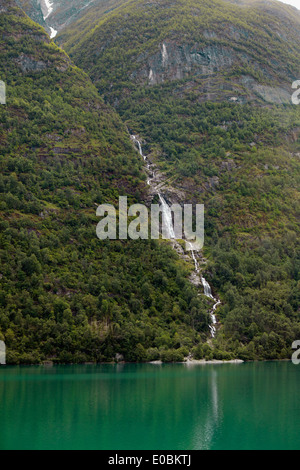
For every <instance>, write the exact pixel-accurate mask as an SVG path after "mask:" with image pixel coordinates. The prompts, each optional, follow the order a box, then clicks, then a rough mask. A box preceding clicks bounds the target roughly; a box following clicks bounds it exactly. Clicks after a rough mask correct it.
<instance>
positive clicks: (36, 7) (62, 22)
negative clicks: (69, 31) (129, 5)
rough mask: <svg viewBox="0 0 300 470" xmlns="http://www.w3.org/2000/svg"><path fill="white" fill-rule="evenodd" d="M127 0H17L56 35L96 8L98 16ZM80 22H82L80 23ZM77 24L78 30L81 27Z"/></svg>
mask: <svg viewBox="0 0 300 470" xmlns="http://www.w3.org/2000/svg"><path fill="white" fill-rule="evenodd" d="M125 1H126V0H17V3H18V5H19V6H20V7H21V8H22V9H23V10H24V11H25V13H27V15H28V16H29V17H30V18H31V19H33V20H34V21H36V22H37V23H39V24H40V25H41V26H43V27H44V28H45V29H46V31H47V32H48V33H49V34H52V36H53V37H54V36H55V35H56V33H57V32H58V31H60V30H61V29H63V28H64V27H66V26H69V25H71V24H72V23H73V22H74V21H76V20H78V19H80V18H81V16H82V15H83V14H84V13H86V11H89V9H90V8H91V7H92V8H95V9H96V11H97V18H99V17H100V16H101V15H104V14H106V13H108V12H110V11H112V10H113V9H114V8H116V7H117V6H119V4H121V3H124V2H125ZM79 24H80V23H79ZM79 24H77V27H76V28H77V30H78V28H79Z"/></svg>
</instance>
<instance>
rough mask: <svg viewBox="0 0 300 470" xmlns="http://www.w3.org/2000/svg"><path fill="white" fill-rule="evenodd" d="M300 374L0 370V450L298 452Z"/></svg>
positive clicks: (290, 370) (288, 368) (128, 368)
mask: <svg viewBox="0 0 300 470" xmlns="http://www.w3.org/2000/svg"><path fill="white" fill-rule="evenodd" d="M299 389H300V366H295V365H293V364H292V363H290V362H269V363H268V362H265V363H248V364H239V365H238V364H226V365H205V366H204V365H193V366H187V365H184V364H174V365H161V366H159V365H153V364H140V365H139V364H126V365H99V366H94V365H77V366H55V367H38V366H37V367H36V366H33V367H0V423H1V427H0V449H2V450H3V449H107V450H124V449H129V450H140V449H142V450H146V449H150V450H192V449H299V448H300V445H299V436H300V419H299V418H300V401H299V398H298V391H299Z"/></svg>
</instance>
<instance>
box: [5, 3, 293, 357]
mask: <svg viewBox="0 0 300 470" xmlns="http://www.w3.org/2000/svg"><path fill="white" fill-rule="evenodd" d="M278 11H279V12H280V15H281V16H280V15H279V16H278V14H277V13H276V15H273V16H272V15H271V14H270V13H269V12H264V11H261V10H260V9H258V8H256V7H253V8H251V9H240V8H239V7H238V6H236V5H231V4H228V3H224V2H222V1H219V0H213V1H210V2H207V1H205V0H194V1H186V2H181V1H179V0H177V1H176V2H169V1H167V0H164V1H160V2H147V5H145V2H141V1H130V2H125V4H124V5H120V7H119V8H116V9H115V10H114V11H111V12H109V11H108V12H107V11H104V10H103V8H100V7H97V6H95V9H93V8H92V9H88V10H87V12H86V16H83V17H82V18H81V19H79V20H78V23H76V22H75V23H74V24H72V25H71V26H70V28H66V29H65V30H62V32H61V33H60V34H59V35H58V38H57V43H58V44H60V45H62V46H63V47H64V48H65V49H66V51H67V53H69V54H70V56H71V59H70V57H69V56H68V55H67V53H65V52H64V51H63V50H62V49H61V48H59V47H58V46H57V45H55V43H54V42H53V41H50V39H49V37H48V35H47V34H46V33H45V31H44V30H43V28H42V27H40V26H39V25H37V24H36V23H34V22H33V21H32V20H30V19H29V18H28V17H27V16H26V15H25V14H24V13H23V12H22V10H20V8H17V7H16V6H15V3H14V2H13V1H12V0H1V8H0V31H1V40H0V51H1V59H2V60H1V62H0V79H1V80H3V81H4V82H5V83H6V85H7V105H6V106H0V166H1V175H0V240H1V241H0V259H1V268H0V339H2V340H5V343H6V345H7V353H8V356H7V361H8V363H11V364H24V363H41V362H44V361H54V362H58V363H70V362H72V363H74V362H75V363H76V362H87V361H92V362H95V361H97V362H105V361H113V360H116V357H122V356H123V358H124V360H126V361H151V360H158V359H161V360H163V361H167V362H169V361H182V360H184V358H185V357H186V356H188V355H189V354H192V355H193V357H194V358H196V359H202V358H205V359H214V358H215V359H224V360H226V359H232V358H241V359H244V360H253V359H281V358H289V357H290V356H291V344H292V342H293V341H294V340H295V339H299V338H300V310H299V286H300V279H299V265H300V262H299V213H298V210H299V182H300V181H299V180H300V178H299V153H300V150H299V135H300V107H298V106H293V105H292V104H290V103H289V102H288V101H286V96H288V93H289V87H290V86H291V83H292V81H293V79H296V78H299V77H298V76H297V73H298V72H299V50H300V49H299V47H298V46H297V45H299V43H300V39H299V34H298V33H297V28H298V27H299V20H298V19H297V18H293V17H292V15H290V10H289V8H288V7H285V6H282V7H280V8H279V10H276V12H278ZM97 12H98V13H97ZM97 14H98V17H97ZM266 24H267V25H268V26H267V27H266V26H265V25H266ZM77 25H78V26H77ZM88 25H89V26H88ZM91 25H93V28H91V27H90V26H91ZM204 27H205V28H206V29H205V28H204ZM204 29H205V34H204ZM278 31H280V35H278ZM79 36H80V38H79ZM285 37H286V38H287V39H285ZM163 44H164V45H165V49H164V47H163ZM128 45H130V47H128ZM266 45H267V46H268V47H266ZM205 48H208V49H205ZM183 50H184V51H185V52H184V54H185V57H187V58H188V59H187V60H188V61H194V62H193V63H192V64H190V63H189V64H188V67H186V68H184V69H180V70H179V72H180V73H179V72H178V66H179V65H180V64H179V63H178V56H177V54H179V52H178V51H181V52H180V54H181V53H182V51H183ZM207 51H209V52H207ZM220 51H221V52H220ZM225 51H227V52H225ZM214 54H215V56H214ZM224 54H225V55H226V54H227V55H228V57H230V67H229V66H228V63H227V62H226V61H225V62H224V63H223V62H222V60H223V59H222V58H223V56H224ZM174 57H175V59H174ZM180 57H182V55H181V56H180ZM214 57H217V58H216V59H214ZM211 60H216V63H215V64H214V66H213V67H212V68H211V65H210V61H211ZM228 60H229V59H228ZM72 61H74V63H75V64H76V65H74V63H73V62H72ZM78 67H79V68H78ZM151 67H152V68H151ZM176 67H177V68H176ZM203 67H204V68H203ZM205 67H207V68H206V69H205ZM83 70H84V71H83ZM149 70H152V72H153V76H154V79H153V80H152V78H151V77H152V76H151V73H150V74H149ZM149 77H150V78H149ZM270 87H271V88H272V87H273V88H272V90H273V91H272V92H271V91H270ZM274 89H275V94H274ZM127 129H130V130H131V131H132V132H135V133H136V134H139V135H140V136H142V138H143V142H144V143H145V151H147V153H148V154H149V155H150V156H151V157H150V158H151V160H152V161H153V163H155V165H157V167H158V168H159V170H160V171H161V172H162V174H163V175H164V176H165V177H166V179H167V178H169V177H172V186H173V187H175V188H177V189H178V190H180V191H181V193H184V195H185V198H184V201H182V203H184V202H190V203H191V202H192V203H204V204H205V224H206V227H205V236H206V238H205V247H204V252H203V255H204V256H205V258H206V259H207V260H208V262H207V264H205V265H203V271H204V273H205V277H206V278H207V279H208V280H209V282H210V283H211V285H212V286H213V289H214V294H215V295H217V296H219V297H220V299H221V301H222V305H221V306H220V307H219V308H218V311H217V317H218V322H219V325H218V332H217V335H216V337H215V338H214V339H211V337H210V330H209V323H210V316H209V311H210V309H211V305H212V302H211V301H210V300H209V299H207V298H206V297H205V296H204V295H202V294H203V291H201V290H200V292H199V288H197V287H195V286H194V285H193V284H192V283H191V282H190V280H189V276H190V274H191V272H192V270H193V262H192V260H191V261H190V262H187V261H185V260H183V259H182V258H180V257H179V256H178V254H177V253H176V251H174V250H173V249H172V247H171V246H170V245H169V244H168V243H167V242H165V241H156V240H152V241H113V242H110V241H108V240H106V241H100V240H99V239H98V238H97V237H96V225H97V222H98V218H97V217H96V208H97V206H98V205H99V204H101V203H112V204H117V201H118V197H119V196H125V195H127V196H128V199H129V202H132V203H135V202H143V201H149V195H148V194H147V186H146V175H145V173H144V170H143V161H142V159H141V158H139V155H138V152H136V150H135V149H134V147H133V145H132V143H131V141H130V138H129V133H128V130H127Z"/></svg>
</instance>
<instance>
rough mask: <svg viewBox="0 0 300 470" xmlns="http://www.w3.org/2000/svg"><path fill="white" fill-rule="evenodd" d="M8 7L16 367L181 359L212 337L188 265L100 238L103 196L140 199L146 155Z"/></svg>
mask: <svg viewBox="0 0 300 470" xmlns="http://www.w3.org/2000/svg"><path fill="white" fill-rule="evenodd" d="M5 6H6V9H7V11H6V13H5V14H1V16H0V30H1V37H2V38H3V39H2V42H1V54H2V60H1V64H0V75H1V79H2V80H4V81H5V82H6V84H7V92H8V96H7V106H1V107H0V113H1V125H0V152H1V161H0V166H1V176H0V210H1V222H0V240H1V242H0V259H1V269H0V273H1V274H0V336H1V338H2V339H4V340H5V342H6V345H7V351H8V357H7V360H8V363H10V364H18V363H39V362H42V361H45V360H53V361H55V362H84V361H111V360H114V358H115V355H116V354H117V353H118V354H122V355H123V356H124V358H125V360H128V361H143V360H147V359H157V358H160V357H161V356H166V358H169V359H170V358H171V357H175V356H176V358H178V357H180V358H183V355H184V354H185V353H186V352H188V351H189V350H190V349H191V348H192V347H193V346H196V345H198V344H199V343H200V342H202V341H206V338H207V335H208V332H209V329H208V321H209V317H208V313H207V310H208V305H207V303H206V302H205V301H204V300H203V299H199V298H198V296H197V290H196V289H195V288H193V287H192V286H191V284H190V283H189V281H188V280H187V278H188V274H189V268H188V267H187V266H186V265H185V264H184V263H183V262H181V261H179V260H178V258H177V256H176V255H175V253H174V252H173V251H172V249H171V248H170V247H169V246H168V245H166V244H165V243H158V242H155V241H153V242H141V243H139V242H127V241H124V242H123V241H115V242H108V241H103V242H101V241H100V240H98V238H97V237H96V231H95V229H96V225H97V222H98V219H97V218H96V216H95V210H96V207H97V206H98V205H99V204H100V203H104V202H105V203H114V204H115V203H116V202H117V201H118V197H119V195H122V196H124V195H128V197H129V201H131V202H137V201H138V202H140V201H141V199H142V198H143V194H144V193H143V192H144V178H145V177H144V175H143V173H142V171H141V165H142V162H141V161H140V159H139V157H138V154H137V152H136V151H135V150H134V149H133V147H132V145H131V143H130V139H129V136H128V134H127V132H126V129H125V127H124V125H123V124H122V123H121V121H120V119H119V118H118V116H117V115H116V113H115V112H114V111H112V110H111V109H110V108H109V107H108V106H107V105H105V104H104V103H103V101H102V99H101V98H100V97H99V95H98V93H97V91H96V89H95V88H94V86H93V85H92V83H91V82H90V80H89V79H88V77H87V76H86V75H85V74H84V73H83V72H81V71H80V70H79V69H78V68H76V67H75V66H73V65H72V63H71V62H70V60H69V58H68V57H67V56H66V54H65V53H63V52H62V51H61V50H60V49H59V48H58V47H57V46H55V45H54V44H53V42H50V41H49V38H48V37H47V36H46V35H45V33H44V32H43V31H42V29H41V28H39V27H38V26H37V25H36V24H34V23H33V22H32V21H31V20H29V19H28V18H27V17H26V16H25V15H24V14H22V13H21V11H20V10H19V9H15V8H14V7H13V6H12V4H11V3H10V2H6V3H5ZM168 351H170V352H168Z"/></svg>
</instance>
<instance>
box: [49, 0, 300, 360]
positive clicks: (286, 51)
mask: <svg viewBox="0 0 300 470" xmlns="http://www.w3.org/2000/svg"><path fill="white" fill-rule="evenodd" d="M95 18H97V15H96V10H93V9H91V10H90V11H89V12H88V13H86V15H85V16H84V17H83V18H82V19H81V25H82V24H83V23H84V22H85V24H86V25H88V21H89V19H91V21H92V24H93V25H94V24H95V23H94V21H95ZM299 18H300V17H299V12H298V11H297V10H296V9H294V8H292V7H289V6H287V5H283V4H281V3H279V2H271V1H270V2H238V4H235V3H232V2H227V1H226V2H224V1H221V0H209V1H208V0H185V1H183V0H159V1H157V0H156V1H154V0H152V1H151V0H150V1H148V2H144V1H139V0H135V1H130V2H127V3H126V4H124V5H121V6H120V7H119V8H118V9H116V10H115V11H113V12H111V13H109V14H107V15H105V17H101V18H100V19H99V21H98V23H97V24H96V25H94V27H93V28H92V29H91V28H89V27H88V26H87V27H86V28H85V29H83V30H82V29H81V31H80V35H78V31H77V27H76V23H75V24H74V25H73V26H72V28H67V29H65V30H64V31H63V32H62V33H61V35H59V36H58V38H57V41H58V42H59V43H60V44H61V45H62V46H63V47H64V48H65V49H66V50H67V52H68V53H70V55H71V57H72V58H73V60H74V61H75V63H76V64H77V65H78V66H80V67H81V68H83V69H84V70H85V71H86V72H88V73H89V75H90V77H91V78H92V80H93V82H94V83H95V84H96V86H97V88H98V90H99V91H100V92H101V94H102V95H103V96H104V97H105V99H106V100H107V101H109V102H110V103H111V104H113V105H114V106H115V107H116V109H117V110H118V112H119V114H120V116H121V117H122V118H123V120H124V121H125V123H126V124H127V125H128V127H129V128H130V129H131V130H132V132H134V133H135V134H138V135H139V136H140V138H141V139H142V140H143V141H144V148H145V149H146V150H147V152H148V154H149V158H150V160H152V161H153V162H155V163H156V164H157V165H158V166H159V167H160V169H161V171H162V172H164V173H165V175H166V176H168V177H170V178H171V180H169V181H171V183H170V184H169V185H165V187H164V195H165V197H166V198H168V200H169V201H180V202H181V203H182V202H191V201H193V202H204V203H205V207H206V244H205V254H206V256H208V258H209V264H208V266H207V268H206V275H207V277H208V278H209V279H210V280H211V282H212V285H213V286H214V288H215V289H216V291H217V292H218V293H219V294H220V296H221V298H222V302H223V305H222V306H221V307H220V308H219V309H218V313H217V315H218V319H219V320H220V321H221V322H222V324H223V328H222V329H221V331H219V333H218V335H217V338H216V340H215V341H214V343H215V345H218V346H219V347H222V348H225V349H226V350H228V351H235V352H236V351H237V350H239V354H240V355H242V357H245V358H250V359H253V358H257V357H259V358H263V357H265V358H274V357H285V356H286V357H288V356H289V354H290V353H289V347H290V346H289V345H290V344H291V341H292V338H293V337H296V336H297V335H298V336H299V320H300V311H299V242H298V239H299V214H298V209H299V155H300V148H299V135H300V107H299V106H295V105H292V103H291V94H292V91H293V90H292V83H293V81H294V80H296V79H299V76H300V52H299V51H300V34H299V31H300V30H299V23H300V19H299ZM241 344H242V345H244V346H243V348H242V349H241Z"/></svg>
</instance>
